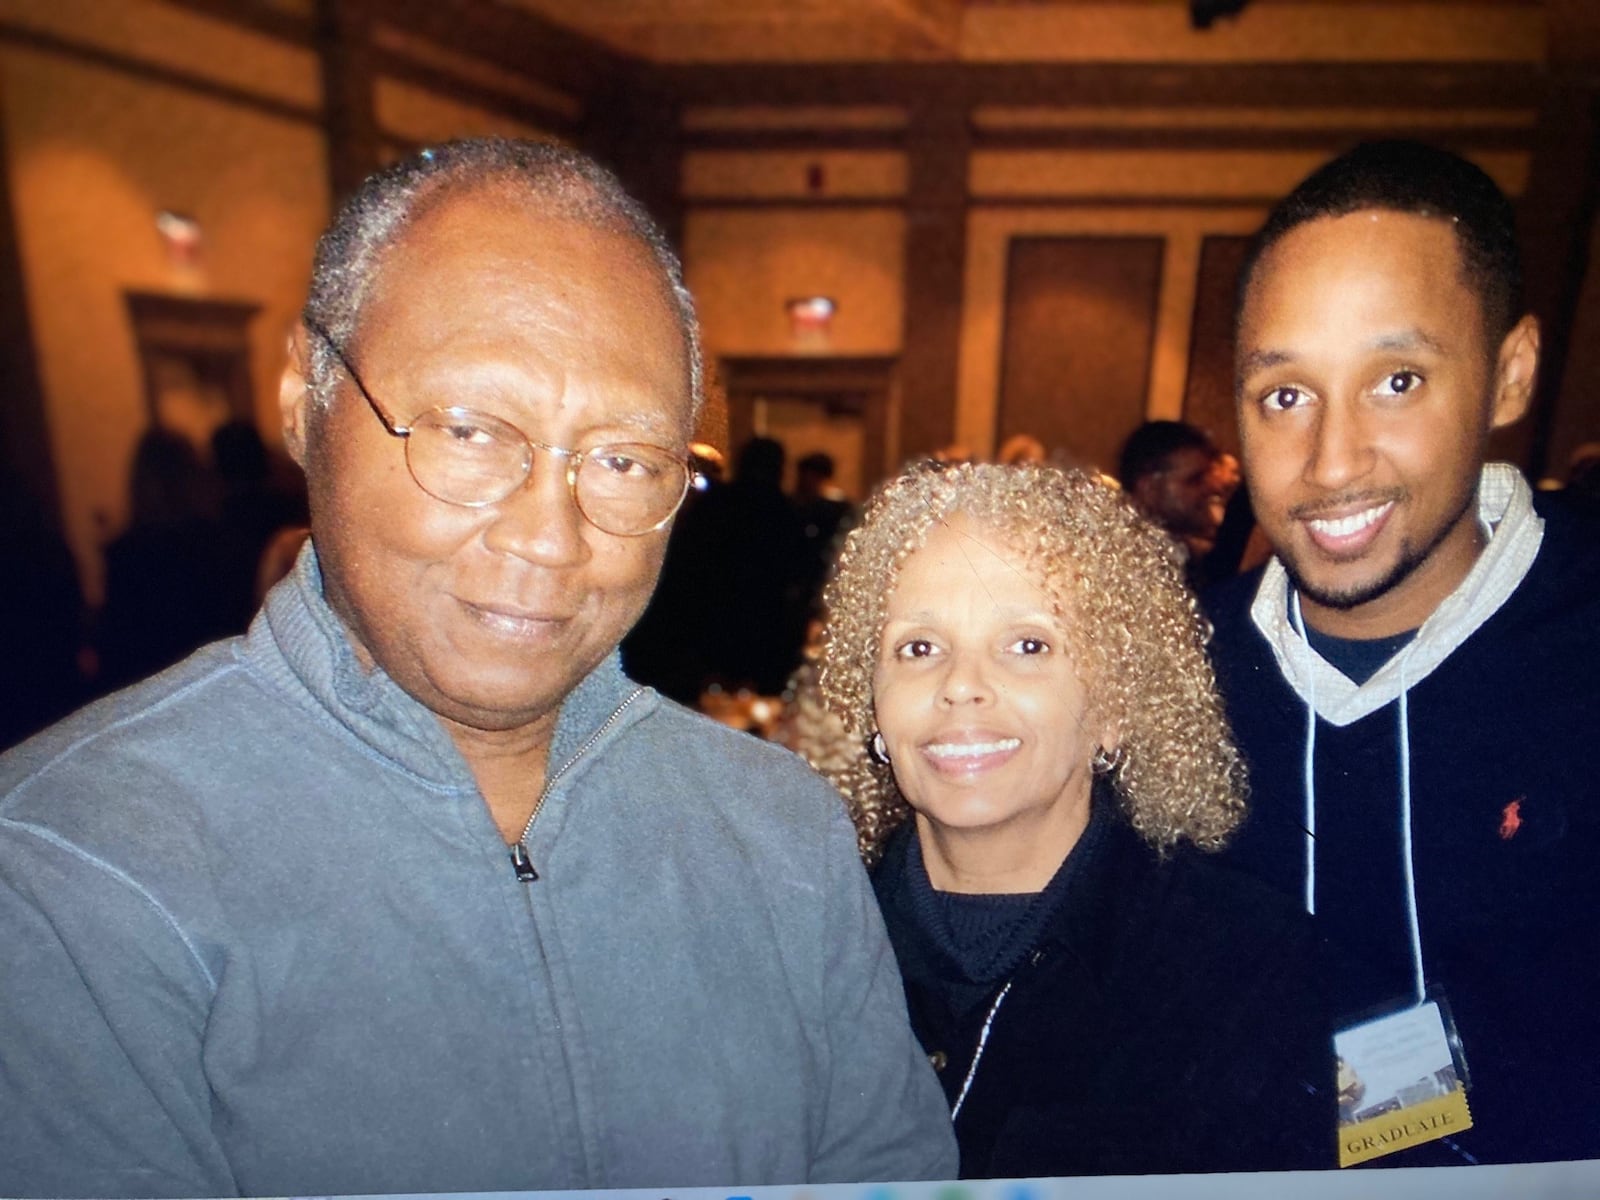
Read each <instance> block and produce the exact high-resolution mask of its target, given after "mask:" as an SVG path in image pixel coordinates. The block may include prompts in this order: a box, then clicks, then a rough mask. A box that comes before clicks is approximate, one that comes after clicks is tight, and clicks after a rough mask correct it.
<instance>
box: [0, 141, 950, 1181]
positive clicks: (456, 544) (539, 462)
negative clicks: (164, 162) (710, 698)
mask: <svg viewBox="0 0 1600 1200" xmlns="http://www.w3.org/2000/svg"><path fill="white" fill-rule="evenodd" d="M698 384H699V372H698V347H697V334H696V327H695V321H694V314H693V309H692V306H691V304H690V302H689V300H688V297H687V295H686V293H685V292H684V291H683V287H682V284H681V282H680V278H679V271H678V266H677V262H676V260H675V258H674V256H673V254H672V252H671V251H670V249H669V248H668V247H667V246H666V244H665V242H664V241H663V240H662V238H661V235H660V234H659V232H658V231H657V230H656V229H655V227H654V226H653V225H652V224H651V223H650V221H649V219H648V217H646V216H645V214H644V213H643V212H642V211H641V210H640V209H639V208H638V207H637V206H636V205H635V204H634V203H633V202H632V201H630V200H629V199H628V198H627V197H626V196H625V195H624V194H623V193H622V192H621V191H620V189H619V188H618V185H617V184H616V182H615V180H613V179H612V178H611V177H610V176H609V175H607V174H606V173H605V172H603V171H602V170H600V169H599V168H598V167H596V166H595V165H594V164H592V163H590V162H589V161H587V160H585V159H583V158H582V157H581V156H578V155H575V154H572V153H570V152H567V151H563V150H558V149H552V148H548V147H542V146H535V145H531V144H521V143H512V142H504V141H484V142H468V143H458V144H453V145H449V146H444V147H440V148H437V149H434V150H429V151H424V152H423V153H422V154H421V155H420V156H419V157H417V158H416V159H414V160H412V161H409V162H406V163H403V164H400V165H399V166H397V167H394V168H391V169H390V170H388V171H386V172H384V173H383V174H381V175H379V176H377V177H375V178H374V179H372V180H369V181H368V183H367V184H366V185H365V186H364V187H363V188H362V190H361V191H360V192H359V193H358V194H357V195H356V196H355V197H354V198H353V199H352V200H351V201H350V202H349V203H348V204H347V205H346V206H345V207H344V209H343V210H342V211H341V212H340V214H339V215H338V217H337V218H336V219H335V221H334V224H333V226H332V227H331V228H330V229H329V231H328V232H327V234H326V235H325V236H324V237H323V239H322V241H321V243H320V244H319V247H318V251H317V258H316V265H315V269H314V276H313V280H312V287H311V296H310V300H309V301H308V303H307V305H306V308H305V312H304V319H303V321H302V323H301V325H300V327H299V329H298V330H297V332H296V334H295V336H294V339H293V344H292V348H291V355H290V363H289V366H288V368H287V369H286V370H285V372H284V375H283V382H282V387H281V406H282V411H283V416H284V428H285V435H286V439H287V443H288V445H289V447H290V449H291V450H292V452H293V453H295V454H296V455H297V456H298V457H299V459H300V460H301V462H302V463H303V464H304V465H305V468H306V472H307V478H308V482H309V486H310V494H311V501H312V545H311V547H310V548H309V549H308V550H307V551H306V552H305V553H304V554H303V555H302V558H301V560H300V562H299V565H298V567H297V568H296V570H295V572H294V574H293V575H292V576H291V577H290V578H289V579H288V580H286V581H285V582H284V583H283V584H282V585H280V586H279V587H278V588H277V589H275V590H274V591H273V593H272V594H271V595H270V596H269V598H268V600H267V603H266V605H265V607H264V609H263V611H262V613H261V615H260V616H259V617H258V618H257V620H256V622H255V624H254V625H253V626H252V628H251V630H250V632H249V634H248V635H247V636H246V637H244V638H242V639H239V640H235V641H232V642H225V643H220V644H218V645H215V646H212V647H210V648H208V649H206V650H204V651H202V652H201V653H199V654H198V655H196V656H195V657H194V658H191V659H190V660H188V661H187V662H186V663H183V664H181V665H180V666H178V667H176V668H174V669H173V670H172V671H170V672H168V673H166V674H165V675H162V676H160V677H158V678H156V679H154V680H151V681H149V682H147V683H145V684H143V685H140V686H138V687H136V688H134V689H131V690H130V691H127V692H124V693H122V694H120V695H118V696H114V697H112V698H111V699H110V700H108V701H106V702H104V703H102V704H101V705H98V706H96V707H94V708H91V709H89V710H87V711H85V712H84V713H81V714H79V715H78V716H77V717H75V718H72V719H70V720H68V721H67V722H65V723H63V724H62V725H59V726H57V727H55V728H54V729H53V730H50V731H47V732H46V733H45V734H43V735H41V736H40V737H39V738H36V739H35V740H33V741H32V742H30V743H27V744H25V745H24V746H22V747H21V748H19V749H18V750H16V751H14V752H13V753H12V754H10V755H9V756H7V757H6V758H4V759H3V760H0V788H3V792H4V798H3V800H0V947H3V950H0V956H3V958H0V1063H3V1069H0V1194H3V1195H9V1196H22V1195H44V1194H48V1195H102V1196H124V1195H138V1196H153V1195H182V1194H198V1195H211V1196H216V1195H228V1194H235V1193H238V1194H268V1195H284V1194H291V1193H307V1192H320V1193H351V1192H427V1191H445V1190H478V1191H494V1190H503V1189H553V1188H577V1187H625V1186H643V1185H657V1186H663V1185H690V1184H713V1183H723V1184H731V1183H739V1184H759V1183H781V1182H799V1181H804V1180H811V1181H819V1180H852V1179H900V1178H912V1177H922V1176H935V1177H937V1176H949V1175H951V1174H953V1173H954V1170H955V1159H954V1154H953V1144H952V1140H951V1135H950V1130H949V1122H948V1119H947V1118H946V1116H945V1113H944V1106H943V1103H942V1100H941V1097H940V1093H939V1088H938V1085H937V1083H936V1082H935V1080H934V1078H933V1075H932V1072H931V1071H930V1070H929V1068H928V1065H927V1063H926V1061H925V1060H924V1059H923V1058H922V1056H921V1054H920V1052H919V1051H918V1049H917V1047H916V1045H915V1043H914V1041H913V1039H912V1037H911V1033H910V1031H909V1028H908V1027H907V1024H906V1018H905V1013H904V1011H903V1007H902V1002H901V998H900V997H901V990H900V985H899V980H898V978H897V977H896V975H895V971H894V966H893V958H892V956H891V955H890V953H889V950H888V946H887V943H886V942H885V939H884V936H883V932H882V928H881V926H880V924H879V922H878V918H877V916H876V910H875V907H874V905H873V902H872V897H871V893H870V891H869V890H868V887H867V884H866V880H865V878H864V876H863V874H862V872H861V870H860V867H859V865H858V863H857V862H856V859H855V853H854V845H855V839H854V834H853V832H852V830H851V828H850V825H849V822H848V821H847V820H846V819H845V815H844V811H843V807H842V805H840V804H839V803H838V801H837V798H836V797H835V796H834V795H833V794H832V793H831V792H829V791H828V790H827V789H826V788H825V787H824V786H823V785H822V784H821V783H820V782H819V781H818V780H816V779H815V777H813V776H811V775H810V774H809V773H808V772H807V771H806V770H805V769H804V768H803V767H802V766H800V764H799V763H798V762H797V761H796V760H795V759H793V758H791V757H790V756H788V755H787V754H786V753H785V752H783V751H780V750H777V749H775V748H772V747H769V746H766V745H763V744H762V743H760V742H758V741H756V740H755V739H752V738H748V737H745V736H743V735H738V734H734V733H731V732H728V731H724V730H722V729H721V728H720V727H718V726H716V725H714V724H712V723H711V722H709V721H706V720H704V719H701V718H699V717H696V716H694V715H692V714H689V713H687V712H685V711H683V710H682V709H679V708H676V707H674V706H672V705H670V704H667V703H665V702H663V701H662V700H660V699H659V698H658V697H657V696H656V695H655V694H654V693H653V692H651V691H649V690H648V689H644V688H639V687H636V686H635V685H634V684H632V683H631V682H630V681H629V680H628V679H627V678H625V677H624V676H623V674H622V672H621V669H620V667H619V666H618V661H617V657H616V653H615V648H616V646H617V643H618V641H619V640H620V639H621V637H622V635H623V634H624V633H625V632H626V631H627V630H628V628H629V626H630V625H632V623H633V622H634V620H635V619H636V618H637V617H638V615H639V613H640V611H641V610H642V609H643V607H644V605H645V602H646V601H647V600H648V599H649V596H650V591H651V588H652V586H653V585H654V583H655V579H656V575H657V572H658V570H659V568H660V565H661V558H662V553H663V547H664V545H665V539H666V529H667V526H668V525H669V524H670V522H671V520H672V516H673V514H674V512H675V511H676V510H677V507H678V504H679V502H680V500H681V498H682V496H683V493H684V490H685V488H686V486H687V484H688V471H687V467H686V465H685V463H686V452H685V446H686V443H687V439H688V437H689V433H690V428H691V425H692V423H693V419H694V415H695V407H696V400H697V396H698V391H699V387H698Z"/></svg>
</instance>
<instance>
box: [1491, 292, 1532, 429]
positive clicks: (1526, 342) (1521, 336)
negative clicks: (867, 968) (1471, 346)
mask: <svg viewBox="0 0 1600 1200" xmlns="http://www.w3.org/2000/svg"><path fill="white" fill-rule="evenodd" d="M1538 381H1539V319H1538V318H1537V317H1535V316H1534V315H1533V314H1532V313H1529V314H1528V315H1527V316H1525V317H1523V318H1522V320H1520V321H1518V322H1517V323H1516V324H1515V325H1514V326H1512V329H1511V332H1510V333H1508V334H1506V336H1505V340H1504V341H1502V342H1501V343H1500V354H1499V357H1498V358H1497V359H1496V360H1495V372H1494V407H1493V408H1492V409H1491V410H1490V413H1489V428H1491V429H1502V428H1504V427H1505V426H1507V425H1510V424H1512V423H1514V422H1516V421H1519V420H1521V419H1522V416H1523V414H1524V413H1526V412H1527V411H1528V405H1529V404H1531V403H1532V402H1533V389H1534V385H1535V384H1537V383H1538Z"/></svg>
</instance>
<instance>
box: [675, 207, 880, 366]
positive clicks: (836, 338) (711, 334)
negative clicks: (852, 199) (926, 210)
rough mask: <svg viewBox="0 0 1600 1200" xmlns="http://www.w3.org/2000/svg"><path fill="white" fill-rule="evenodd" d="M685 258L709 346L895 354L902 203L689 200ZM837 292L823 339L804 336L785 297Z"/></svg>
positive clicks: (735, 350)
mask: <svg viewBox="0 0 1600 1200" xmlns="http://www.w3.org/2000/svg"><path fill="white" fill-rule="evenodd" d="M683 253H684V261H685V266H686V270H687V274H688V282H689V287H690V289H691V290H692V291H693V292H694V295H695V300H696V302H697V303H698V304H699V307H700V315H701V321H702V324H703V326H704V329H705V342H706V347H707V352H708V353H709V354H710V355H712V356H717V355H728V354H794V353H804V352H808V351H812V352H815V351H818V350H822V351H823V352H827V353H832V354H893V353H895V352H896V351H897V350H898V349H899V347H900V326H901V320H902V318H901V289H902V282H903V278H904V258H905V217H904V215H903V214H902V213H901V212H900V210H899V209H898V208H845V209H823V208H814V209H807V208H801V207H796V208H780V209H765V208H763V209H698V210H696V209H691V210H690V212H689V215H688V217H687V218H686V220H685V222H684V239H683ZM811 295H824V296H832V297H833V298H834V300H835V301H836V302H837V304H838V312H837V314H836V315H835V317H834V320H833V329H832V332H831V335H830V337H829V340H828V344H827V346H826V347H825V348H820V347H817V346H815V345H813V344H807V343H804V342H800V341H797V340H796V339H795V338H794V336H793V335H792V333H791V331H790V328H789V318H788V314H787V313H786V311H785V309H784V301H785V300H788V299H789V298H791V297H795V296H811Z"/></svg>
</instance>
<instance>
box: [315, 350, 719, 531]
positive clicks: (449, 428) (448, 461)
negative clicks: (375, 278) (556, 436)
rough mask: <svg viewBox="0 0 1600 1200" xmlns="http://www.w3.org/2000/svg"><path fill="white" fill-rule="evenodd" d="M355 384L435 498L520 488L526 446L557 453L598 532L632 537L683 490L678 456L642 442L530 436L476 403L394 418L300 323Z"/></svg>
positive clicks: (486, 498) (497, 496) (470, 499)
mask: <svg viewBox="0 0 1600 1200" xmlns="http://www.w3.org/2000/svg"><path fill="white" fill-rule="evenodd" d="M305 326H306V329H307V330H308V331H310V332H311V333H313V334H315V335H316V336H317V337H318V338H319V339H321V341H322V342H323V344H325V345H326V346H327V347H328V349H329V350H331V351H333V356H334V357H335V358H336V359H338V360H339V366H340V367H341V368H343V370H344V373H345V374H346V375H348V376H349V377H350V382H351V383H353V384H355V385H356V390H357V391H358V392H360V393H361V396H362V398H363V399H364V400H366V402H367V405H368V406H369V407H370V408H371V409H372V411H373V414H374V415H375V416H376V417H377V418H378V420H379V421H381V422H383V427H384V429H385V430H387V431H388V432H389V434H390V435H391V436H393V437H397V438H400V439H401V440H402V441H404V442H405V455H406V468H407V470H409V471H410V472H411V478H412V479H414V480H416V482H417V486H418V487H420V488H421V489H422V490H423V491H425V492H427V493H428V495H430V496H432V497H434V499H436V500H443V501H444V502H445V503H446V504H456V505H460V506H461V507H463V508H484V507H486V506H488V505H490V504H495V503H498V502H499V501H501V500H504V499H505V498H506V497H507V496H509V495H511V494H512V493H513V492H515V491H516V490H517V489H518V488H520V487H522V486H523V484H525V483H526V482H527V480H528V476H529V475H530V474H532V472H533V452H534V451H535V450H543V451H545V452H546V453H548V454H553V455H555V456H556V457H557V458H560V459H564V460H565V461H566V467H567V490H568V491H569V492H570V493H571V494H572V502H573V504H574V505H576V506H577V509H578V512H579V513H580V514H581V515H582V516H583V518H584V520H586V521H588V522H589V524H591V525H593V526H594V527H595V528H596V529H599V530H601V531H602V532H604V533H609V534H614V535H616V536H618V537H639V536H641V535H643V534H646V533H651V532H653V531H655V530H657V529H660V528H661V527H662V526H663V525H665V524H666V523H667V522H668V521H670V520H671V519H672V515H673V514H674V513H675V512H677V511H678V506H679V505H680V504H682V503H683V497H684V495H685V493H686V492H687V491H688V490H689V478H690V469H689V463H688V460H687V458H686V457H685V456H683V455H678V454H674V453H673V452H672V451H671V450H667V449H665V448H663V447H661V446H651V445H648V444H646V443H642V442H613V443H607V444H605V445H601V446H594V447H591V448H590V449H588V450H569V449H567V448H566V447H564V446H551V445H548V444H547V443H545V442H536V441H534V440H533V439H532V438H530V437H528V436H527V435H526V434H525V433H523V432H522V430H520V429H518V428H517V427H516V426H515V425H512V424H510V423H509V422H507V421H502V420H501V419H500V418H499V417H496V416H492V415H490V414H489V413H485V412H479V411H477V410H476V409H472V408H464V407H462V406H460V405H454V404H446V405H439V406H437V407H435V408H430V409H428V410H427V411H426V412H423V413H421V414H419V415H418V416H417V417H416V418H415V419H413V420H412V422H411V424H409V425H399V424H396V423H395V420H394V418H392V417H391V416H390V415H389V414H388V412H387V411H385V409H384V408H383V406H382V405H381V404H379V403H378V401H377V399H376V398H375V397H374V396H373V394H372V392H371V391H370V390H369V389H368V388H367V385H366V384H365V383H364V382H363V381H362V379H361V376H360V374H359V373H358V372H357V371H356V369H355V367H354V366H353V365H352V364H351V362H350V360H349V358H348V357H346V355H345V352H344V350H343V349H342V348H341V347H340V345H339V343H338V342H336V341H334V339H333V335H332V334H330V333H329V332H328V331H327V330H326V329H324V328H323V327H322V326H321V325H320V324H319V323H317V322H315V321H311V320H307V321H306V322H305Z"/></svg>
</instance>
